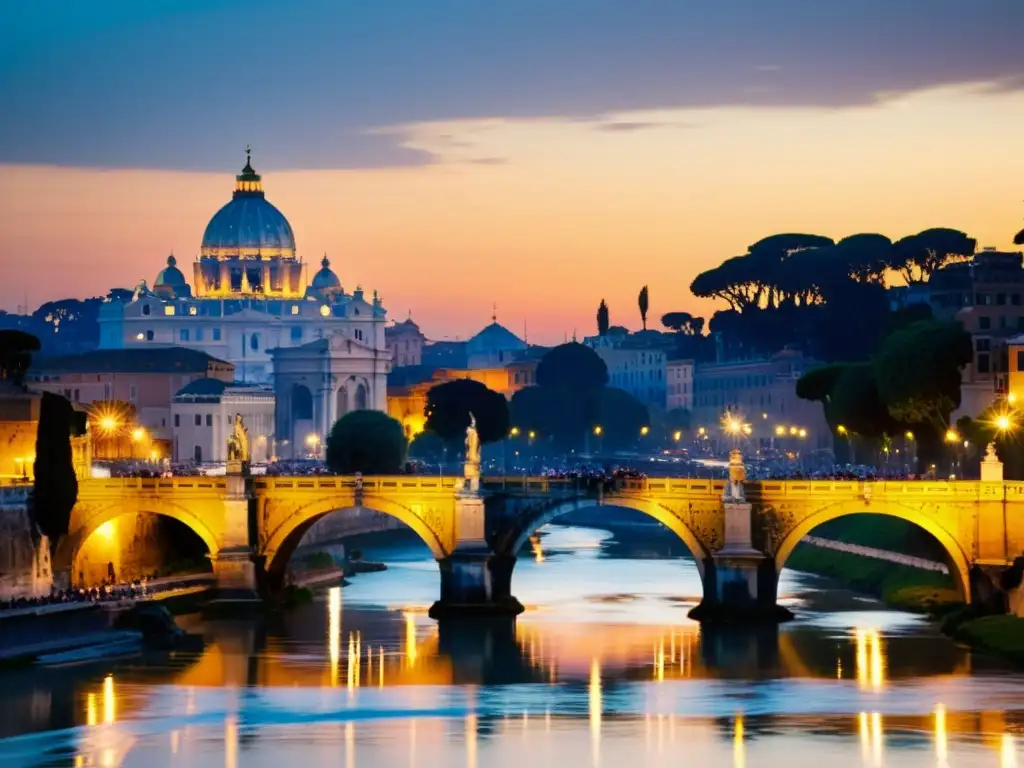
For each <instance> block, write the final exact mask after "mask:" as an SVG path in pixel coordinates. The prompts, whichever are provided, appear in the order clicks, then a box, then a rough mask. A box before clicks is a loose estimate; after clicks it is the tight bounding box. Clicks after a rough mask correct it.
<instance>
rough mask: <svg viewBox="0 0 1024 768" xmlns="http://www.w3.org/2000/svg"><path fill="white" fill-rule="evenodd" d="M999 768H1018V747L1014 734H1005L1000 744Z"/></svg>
mask: <svg viewBox="0 0 1024 768" xmlns="http://www.w3.org/2000/svg"><path fill="white" fill-rule="evenodd" d="M999 768H1017V746H1016V744H1014V741H1013V734H1012V733H1004V734H1003V738H1002V741H1001V742H1000V744H999Z"/></svg>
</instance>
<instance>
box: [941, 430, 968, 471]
mask: <svg viewBox="0 0 1024 768" xmlns="http://www.w3.org/2000/svg"><path fill="white" fill-rule="evenodd" d="M945 440H946V445H948V446H949V449H950V457H949V465H950V466H949V470H950V471H949V479H950V480H953V479H955V478H956V474H955V473H954V472H953V470H954V469H956V470H957V473H959V470H960V468H959V466H957V465H958V464H959V462H958V461H957V456H958V454H959V452H960V450H959V448H960V435H959V433H958V432H957V431H956V430H955V429H953V428H952V427H951V428H949V429H947V430H946V435H945ZM964 445H966V441H965V442H964Z"/></svg>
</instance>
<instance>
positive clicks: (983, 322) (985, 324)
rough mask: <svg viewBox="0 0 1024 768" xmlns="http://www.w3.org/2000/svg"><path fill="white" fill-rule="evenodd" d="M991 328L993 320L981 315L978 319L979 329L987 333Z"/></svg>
mask: <svg viewBox="0 0 1024 768" xmlns="http://www.w3.org/2000/svg"><path fill="white" fill-rule="evenodd" d="M991 327H992V318H991V317H988V316H987V315H981V316H980V317H979V318H978V328H980V329H981V330H983V331H987V330H988V329H989V328H991Z"/></svg>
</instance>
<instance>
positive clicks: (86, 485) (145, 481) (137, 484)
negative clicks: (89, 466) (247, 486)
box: [78, 475, 227, 494]
mask: <svg viewBox="0 0 1024 768" xmlns="http://www.w3.org/2000/svg"><path fill="white" fill-rule="evenodd" d="M225 488H227V480H226V479H225V478H223V477H207V476H198V475H197V476H193V475H188V476H184V477H103V478H89V479H88V480H79V482H78V492H79V494H83V493H85V494H90V493H97V492H99V493H102V492H108V491H121V492H123V491H129V490H138V491H149V492H154V491H193V490H196V491H198V490H202V491H205V492H209V491H211V490H224V489H225Z"/></svg>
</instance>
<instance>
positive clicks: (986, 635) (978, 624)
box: [953, 615, 1024, 664]
mask: <svg viewBox="0 0 1024 768" xmlns="http://www.w3.org/2000/svg"><path fill="white" fill-rule="evenodd" d="M953 637H955V638H956V639H957V640H960V641H961V642H964V643H967V644H968V645H970V646H973V647H975V648H982V649H984V650H987V651H991V652H993V653H996V654H998V655H1000V656H1003V657H1004V658H1007V659H1009V660H1011V661H1013V662H1014V663H1016V664H1024V619H1022V618H1020V617H1018V616H1011V615H1001V616H982V617H980V618H976V619H971V620H969V621H965V622H963V623H961V624H960V625H959V626H957V627H956V629H955V631H954V632H953Z"/></svg>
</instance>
